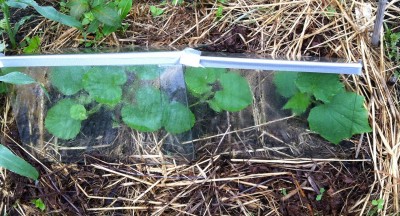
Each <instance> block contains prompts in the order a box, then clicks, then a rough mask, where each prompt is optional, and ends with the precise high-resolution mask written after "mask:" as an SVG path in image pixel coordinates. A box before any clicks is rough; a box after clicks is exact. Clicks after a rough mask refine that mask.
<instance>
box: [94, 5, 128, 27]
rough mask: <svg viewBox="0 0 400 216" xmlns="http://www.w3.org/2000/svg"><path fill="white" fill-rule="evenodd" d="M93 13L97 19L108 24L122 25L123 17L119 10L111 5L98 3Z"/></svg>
mask: <svg viewBox="0 0 400 216" xmlns="http://www.w3.org/2000/svg"><path fill="white" fill-rule="evenodd" d="M91 11H92V13H93V15H94V17H96V19H97V20H99V21H100V22H102V23H104V24H105V25H108V26H120V25H121V18H120V17H119V15H118V11H117V9H116V8H115V7H113V6H111V5H98V6H96V7H94V8H92V10H91Z"/></svg>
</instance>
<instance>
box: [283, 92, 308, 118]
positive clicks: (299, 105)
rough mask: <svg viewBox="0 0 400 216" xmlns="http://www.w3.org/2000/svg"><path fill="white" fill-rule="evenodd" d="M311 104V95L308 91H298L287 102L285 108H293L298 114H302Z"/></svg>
mask: <svg viewBox="0 0 400 216" xmlns="http://www.w3.org/2000/svg"><path fill="white" fill-rule="evenodd" d="M310 104H311V98H310V95H309V94H307V93H301V92H298V93H297V94H295V95H294V96H293V97H291V98H290V99H289V101H288V102H287V103H286V104H285V106H284V107H283V109H291V110H292V112H293V113H294V114H296V115H301V114H302V113H304V112H305V111H306V110H307V108H308V106H310Z"/></svg>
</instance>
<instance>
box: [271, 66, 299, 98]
mask: <svg viewBox="0 0 400 216" xmlns="http://www.w3.org/2000/svg"><path fill="white" fill-rule="evenodd" d="M298 74H299V73H297V72H275V74H274V80H273V82H274V84H275V86H276V90H277V92H278V93H279V94H280V95H282V96H283V97H285V98H290V97H292V96H293V95H295V94H296V93H297V92H299V90H298V89H297V86H296V84H295V81H296V79H297V76H298Z"/></svg>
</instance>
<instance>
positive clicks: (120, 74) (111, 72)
mask: <svg viewBox="0 0 400 216" xmlns="http://www.w3.org/2000/svg"><path fill="white" fill-rule="evenodd" d="M125 82H126V74H125V71H124V69H123V68H122V67H94V68H92V69H90V70H89V71H88V72H87V73H85V74H84V75H83V87H84V89H85V90H86V91H87V92H89V94H90V95H91V96H92V97H93V98H94V99H95V100H96V101H97V102H99V103H102V104H107V105H111V106H113V105H116V104H117V103H119V102H120V101H121V97H122V88H121V86H122V85H123V84H125Z"/></svg>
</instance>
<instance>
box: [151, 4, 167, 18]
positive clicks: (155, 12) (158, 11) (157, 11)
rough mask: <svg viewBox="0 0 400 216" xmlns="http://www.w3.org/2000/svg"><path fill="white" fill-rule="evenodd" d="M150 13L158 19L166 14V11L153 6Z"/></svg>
mask: <svg viewBox="0 0 400 216" xmlns="http://www.w3.org/2000/svg"><path fill="white" fill-rule="evenodd" d="M150 12H151V15H152V16H153V17H158V16H160V15H161V14H163V13H164V9H162V8H159V7H156V6H153V5H152V6H150Z"/></svg>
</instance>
